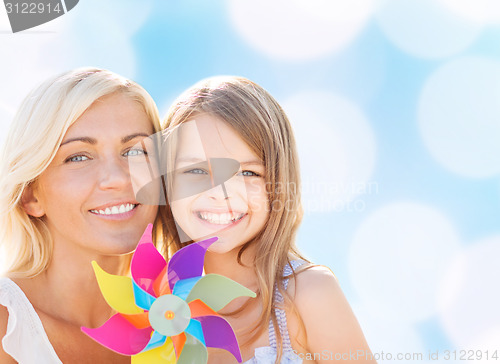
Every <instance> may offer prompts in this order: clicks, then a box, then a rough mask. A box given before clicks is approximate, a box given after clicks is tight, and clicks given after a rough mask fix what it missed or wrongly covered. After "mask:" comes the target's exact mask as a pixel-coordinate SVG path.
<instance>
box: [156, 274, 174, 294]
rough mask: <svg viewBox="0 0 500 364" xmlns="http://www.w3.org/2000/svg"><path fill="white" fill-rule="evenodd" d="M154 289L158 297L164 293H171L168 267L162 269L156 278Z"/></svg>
mask: <svg viewBox="0 0 500 364" xmlns="http://www.w3.org/2000/svg"><path fill="white" fill-rule="evenodd" d="M153 290H154V291H155V294H156V297H160V296H163V295H164V294H170V293H172V291H171V290H170V285H169V284H168V275H167V267H166V266H165V268H163V269H162V271H161V273H160V274H159V275H158V277H157V278H156V279H155V281H154V283H153Z"/></svg>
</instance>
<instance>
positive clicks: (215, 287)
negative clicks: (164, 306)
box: [186, 274, 256, 311]
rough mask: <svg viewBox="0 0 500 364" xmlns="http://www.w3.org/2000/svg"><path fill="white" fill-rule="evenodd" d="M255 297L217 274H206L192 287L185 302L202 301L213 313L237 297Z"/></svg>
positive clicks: (237, 284)
mask: <svg viewBox="0 0 500 364" xmlns="http://www.w3.org/2000/svg"><path fill="white" fill-rule="evenodd" d="M241 296H246V297H255V296H256V294H255V293H254V292H252V291H251V290H249V289H248V288H246V287H244V286H242V285H241V284H239V283H237V282H235V281H233V280H232V279H229V278H227V277H224V276H221V275H219V274H207V275H205V276H203V277H201V278H200V280H199V281H198V282H196V284H195V285H194V286H193V288H192V289H191V292H190V293H189V295H188V297H187V298H186V301H187V302H191V301H194V300H196V299H200V300H202V301H203V302H204V303H205V304H206V305H207V306H208V307H210V308H211V309H212V310H214V311H219V310H220V309H222V308H223V307H224V306H226V305H227V304H228V303H229V302H231V301H232V300H234V299H235V298H237V297H241Z"/></svg>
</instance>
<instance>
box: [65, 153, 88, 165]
mask: <svg viewBox="0 0 500 364" xmlns="http://www.w3.org/2000/svg"><path fill="white" fill-rule="evenodd" d="M89 159H90V158H89V157H87V156H86V155H82V154H78V155H73V156H71V157H68V158H66V160H65V161H64V162H65V163H67V162H84V161H87V160H89Z"/></svg>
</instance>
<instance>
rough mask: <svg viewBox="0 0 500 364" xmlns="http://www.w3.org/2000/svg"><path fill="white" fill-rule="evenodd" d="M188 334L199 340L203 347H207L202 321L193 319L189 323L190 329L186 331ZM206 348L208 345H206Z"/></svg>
mask: <svg viewBox="0 0 500 364" xmlns="http://www.w3.org/2000/svg"><path fill="white" fill-rule="evenodd" d="M184 332H185V333H186V334H189V335H192V336H194V337H195V338H197V339H198V340H199V341H200V342H201V343H202V344H203V345H205V337H204V335H203V329H202V327H201V323H200V321H197V320H194V319H191V321H189V325H188V327H186V330H184ZM205 346H206V345H205Z"/></svg>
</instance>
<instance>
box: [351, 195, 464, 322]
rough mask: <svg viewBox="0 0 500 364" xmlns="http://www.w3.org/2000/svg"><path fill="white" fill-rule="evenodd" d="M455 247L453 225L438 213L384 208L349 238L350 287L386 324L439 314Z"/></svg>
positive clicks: (403, 205)
mask: <svg viewBox="0 0 500 364" xmlns="http://www.w3.org/2000/svg"><path fill="white" fill-rule="evenodd" d="M459 246H460V244H459V237H458V234H457V232H456V231H455V228H454V226H453V225H452V223H451V222H450V221H449V219H448V218H447V217H446V216H445V215H443V214H442V213H441V212H439V211H438V210H436V209H434V208H432V207H429V206H426V205H422V204H418V203H414V202H397V203H393V204H390V205H387V206H384V207H382V208H380V209H378V210H377V211H375V212H374V213H372V214H371V215H370V216H369V217H367V218H366V219H365V220H364V221H363V222H362V223H361V225H360V226H359V228H358V230H357V231H356V233H355V236H354V238H353V243H352V244H351V247H350V253H349V271H350V274H351V277H352V282H353V286H354V288H355V289H356V291H357V292H358V294H359V296H360V297H361V299H362V300H363V301H365V302H370V305H372V307H373V308H374V310H376V311H378V312H379V314H380V315H384V316H385V317H386V319H388V320H396V321H399V322H407V323H413V322H417V321H419V320H422V319H425V318H428V317H429V316H430V315H432V314H433V313H435V312H436V310H437V308H436V294H437V279H438V277H440V276H441V275H442V274H443V268H442V267H443V264H445V263H446V262H447V261H448V259H450V257H451V256H453V255H454V254H455V253H456V252H457V251H458V249H459Z"/></svg>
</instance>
